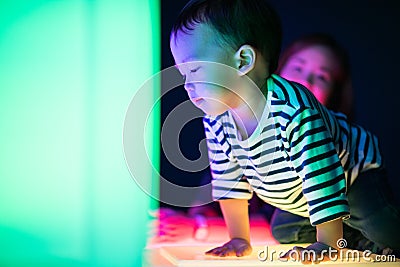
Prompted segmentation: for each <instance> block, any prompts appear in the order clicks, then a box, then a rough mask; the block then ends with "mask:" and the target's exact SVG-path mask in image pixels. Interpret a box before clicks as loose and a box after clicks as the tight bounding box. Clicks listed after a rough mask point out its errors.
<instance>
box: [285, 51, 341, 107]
mask: <svg viewBox="0 0 400 267" xmlns="http://www.w3.org/2000/svg"><path fill="white" fill-rule="evenodd" d="M337 69H338V63H337V60H336V59H335V57H334V55H333V53H332V52H331V50H330V49H328V48H327V47H324V46H320V45H316V46H310V47H307V48H305V49H303V50H301V51H299V52H297V53H295V54H293V55H292V56H291V57H290V58H289V59H288V61H287V62H286V64H285V66H284V67H283V68H282V70H281V72H280V75H281V76H282V77H283V78H286V79H288V80H291V81H295V82H298V83H300V84H302V85H304V86H305V87H307V88H308V89H309V90H310V91H311V92H312V93H313V94H314V95H315V97H316V98H317V99H318V100H319V101H320V102H321V103H322V104H324V105H326V103H327V102H328V99H329V97H330V95H331V94H332V90H334V87H333V86H334V75H335V72H336V71H337Z"/></svg>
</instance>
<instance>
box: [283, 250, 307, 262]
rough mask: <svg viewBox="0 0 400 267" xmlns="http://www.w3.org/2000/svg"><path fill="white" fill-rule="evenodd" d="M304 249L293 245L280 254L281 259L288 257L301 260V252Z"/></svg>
mask: <svg viewBox="0 0 400 267" xmlns="http://www.w3.org/2000/svg"><path fill="white" fill-rule="evenodd" d="M303 250H304V248H303V247H298V246H295V247H293V248H292V249H291V250H289V251H287V252H286V253H285V254H283V255H282V256H280V258H281V259H290V260H296V261H299V260H301V252H302V251H303Z"/></svg>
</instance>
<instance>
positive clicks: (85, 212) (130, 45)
mask: <svg viewBox="0 0 400 267" xmlns="http://www.w3.org/2000/svg"><path fill="white" fill-rule="evenodd" d="M159 31H160V25H159V3H158V1H151V0H147V1H146V0H143V1H142V0H140V1H138V0H126V1H124V0H108V1H107V0H98V1H89V0H87V1H79V0H58V1H54V0H29V1H28V0H27V1H22V0H15V1H12V0H9V1H5V0H2V1H1V2H0V106H1V112H0V121H1V139H0V144H1V160H0V251H1V252H0V266H7V267H8V266H12V267H14V266H30V267H35V266H38V267H39V266H40V267H46V266H57V267H60V266H96V267H99V266H124V267H126V266H141V265H142V251H143V248H144V246H145V242H146V232H147V228H146V224H147V217H148V215H147V213H148V209H149V207H150V205H154V203H155V202H154V201H153V200H151V199H150V197H149V196H147V195H146V194H145V193H144V192H142V190H140V188H139V187H138V186H137V184H136V183H135V182H134V181H133V179H132V178H131V176H130V174H129V171H128V168H127V166H126V164H125V160H124V155H123V146H122V129H123V124H124V118H125V111H126V109H127V107H128V105H129V103H130V101H131V99H132V97H133V95H134V94H135V90H137V89H138V88H139V87H140V86H141V84H142V83H143V82H144V81H145V80H146V79H148V78H149V77H150V76H151V75H152V74H154V73H155V72H157V71H158V70H159V57H160V54H159V37H158V36H159ZM158 95H159V88H158V86H155V87H154V90H153V91H150V92H149V93H148V98H149V101H148V102H149V103H151V102H152V101H153V100H154V99H155V98H156V97H157V96H158ZM152 116H153V117H152V118H151V122H152V123H151V124H150V127H153V128H154V129H153V133H154V136H150V137H147V138H150V139H153V138H155V137H156V136H157V135H158V131H159V112H154V114H153V115H152ZM153 140H154V139H153ZM150 144H151V142H150ZM158 151H159V147H158V141H154V142H152V145H151V149H150V151H149V153H150V155H149V156H150V158H151V159H152V160H153V165H154V166H155V167H156V168H158V166H159V162H158ZM144 158H145V157H143V156H140V155H138V157H137V160H139V161H140V160H144ZM144 165H145V164H144ZM147 172H148V173H151V177H149V179H153V180H152V183H154V184H157V183H158V182H157V181H155V180H156V178H155V177H157V175H156V174H155V171H154V170H147Z"/></svg>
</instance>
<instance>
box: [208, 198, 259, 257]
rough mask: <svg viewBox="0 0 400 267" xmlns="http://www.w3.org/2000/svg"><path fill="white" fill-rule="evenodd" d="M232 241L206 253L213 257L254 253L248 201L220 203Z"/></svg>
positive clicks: (235, 200)
mask: <svg viewBox="0 0 400 267" xmlns="http://www.w3.org/2000/svg"><path fill="white" fill-rule="evenodd" d="M219 203H220V206H221V210H222V214H223V215H224V219H225V223H226V226H227V228H228V232H229V237H230V238H231V240H230V241H229V242H227V243H225V244H224V245H222V246H220V247H217V248H214V249H211V250H209V251H207V252H206V254H208V255H213V256H221V257H224V256H238V257H240V256H245V255H249V254H250V253H251V251H252V248H251V245H250V223H249V211H248V201H247V200H245V199H226V200H220V201H219Z"/></svg>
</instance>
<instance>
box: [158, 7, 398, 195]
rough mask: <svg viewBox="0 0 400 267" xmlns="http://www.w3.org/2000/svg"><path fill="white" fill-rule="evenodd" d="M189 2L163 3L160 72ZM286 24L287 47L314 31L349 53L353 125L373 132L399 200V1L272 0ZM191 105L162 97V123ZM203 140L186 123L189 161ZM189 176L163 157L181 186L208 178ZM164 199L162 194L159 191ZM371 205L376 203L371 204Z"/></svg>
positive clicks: (175, 95)
mask: <svg viewBox="0 0 400 267" xmlns="http://www.w3.org/2000/svg"><path fill="white" fill-rule="evenodd" d="M186 2H187V1H186V0H175V1H166V0H164V1H161V8H162V10H161V23H162V27H161V30H162V36H161V38H162V42H161V43H162V51H161V54H162V64H161V65H162V69H165V68H167V67H170V66H172V65H174V61H173V58H172V55H171V52H170V50H169V33H170V29H171V25H172V23H173V22H174V20H175V18H176V17H177V15H178V13H179V11H180V10H181V8H182V7H183V6H184V4H185V3H186ZM269 2H270V3H271V4H272V6H273V7H274V8H275V9H276V11H277V12H278V14H279V15H280V17H281V20H282V28H283V46H282V49H284V48H285V47H286V45H288V43H289V42H291V41H292V40H293V39H296V38H297V37H299V36H301V35H303V34H306V33H313V32H327V33H329V34H331V35H332V36H334V37H335V38H336V39H337V40H338V42H339V43H340V44H341V45H342V46H343V47H344V48H346V49H347V51H348V53H349V56H350V62H351V70H352V79H353V88H354V89H353V90H354V98H355V99H354V100H355V101H354V110H355V122H356V123H358V124H360V125H362V126H364V127H365V128H366V129H369V130H370V131H372V132H373V133H375V134H376V135H377V136H378V137H379V138H380V142H381V148H382V153H383V156H384V160H385V161H386V165H387V167H388V170H389V175H390V180H391V181H392V184H393V190H394V192H395V196H396V198H397V199H398V200H400V196H399V194H398V193H400V178H399V175H398V174H399V172H398V168H397V167H398V166H399V165H400V162H399V160H398V159H399V155H398V152H399V151H400V145H399V142H398V138H399V134H398V133H399V132H400V126H399V118H398V115H399V111H398V108H399V107H400V103H399V97H398V95H399V92H398V91H399V90H400V88H399V83H398V78H399V76H400V73H399V71H400V67H399V64H400V41H399V36H398V35H399V33H400V30H399V29H400V27H399V26H398V25H400V12H399V11H400V8H399V2H398V1H396V0H379V1H377V0H369V1H354V0H353V1H351V0H346V1H345V0H336V1H320V0H302V1H298V0H270V1H269ZM186 100H188V98H187V96H186V92H185V91H184V89H183V88H177V89H176V90H172V91H170V92H169V93H168V94H167V95H165V96H164V97H163V98H162V121H163V120H164V118H165V116H166V115H168V114H169V113H170V112H171V110H172V109H173V108H174V107H175V106H176V105H178V104H179V103H181V102H182V101H186ZM203 138H204V133H203V125H202V121H201V119H196V120H193V121H191V122H190V123H188V124H186V125H185V126H184V128H183V130H182V131H181V134H180V136H179V140H180V144H181V151H182V153H183V154H184V155H185V156H186V157H187V158H188V159H196V158H198V157H200V153H199V149H198V144H199V142H200V140H202V139H203ZM207 172H208V170H205V171H204V172H203V173H186V172H184V171H181V170H179V169H178V168H175V167H174V166H172V165H171V164H170V163H169V161H168V160H167V159H166V158H165V156H164V155H163V154H162V155H161V175H162V176H163V177H164V178H166V179H167V180H169V181H172V182H174V183H176V184H179V185H184V186H194V185H196V184H198V183H199V182H200V180H201V179H202V177H203V175H204V173H207ZM161 195H162V189H161ZM372 201H373V200H372Z"/></svg>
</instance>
